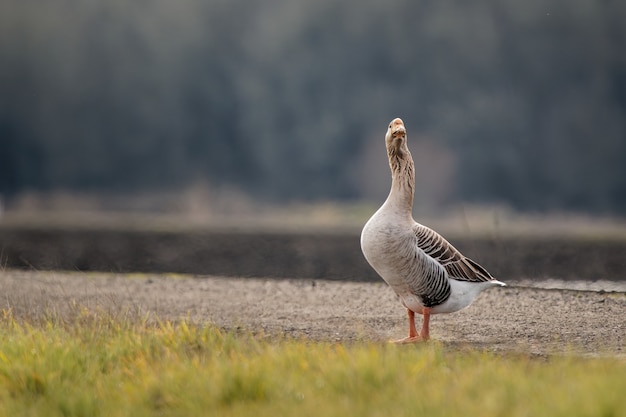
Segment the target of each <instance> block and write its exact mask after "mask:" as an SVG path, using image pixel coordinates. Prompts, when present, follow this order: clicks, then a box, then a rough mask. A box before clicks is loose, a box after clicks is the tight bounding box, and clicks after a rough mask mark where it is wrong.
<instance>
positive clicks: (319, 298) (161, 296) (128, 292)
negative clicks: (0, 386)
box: [0, 270, 626, 356]
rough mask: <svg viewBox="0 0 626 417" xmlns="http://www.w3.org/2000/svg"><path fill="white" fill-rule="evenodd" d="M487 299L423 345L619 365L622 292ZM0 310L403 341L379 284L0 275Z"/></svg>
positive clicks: (451, 317)
mask: <svg viewBox="0 0 626 417" xmlns="http://www.w3.org/2000/svg"><path fill="white" fill-rule="evenodd" d="M522 284H523V285H515V284H513V285H510V286H509V287H506V288H501V289H500V288H498V289H491V290H489V291H487V292H485V293H483V294H481V295H480V297H479V298H478V299H477V300H476V301H475V302H474V304H472V305H471V306H470V307H469V308H467V309H465V310H463V311H460V312H458V313H454V314H447V315H437V316H434V317H433V320H432V322H431V337H432V338H433V339H434V340H438V341H440V342H442V343H444V345H450V346H474V347H479V348H483V349H487V350H491V351H501V352H524V353H529V354H539V355H543V354H551V353H563V352H575V353H582V354H588V355H596V354H598V355H618V356H626V347H625V344H626V292H624V291H623V290H620V291H613V292H603V291H600V292H597V291H596V292H594V291H573V290H563V289H553V288H551V289H546V288H532V287H529V286H528V285H529V284H528V283H522ZM0 291H1V295H2V307H1V308H2V309H11V310H12V311H13V314H14V316H16V317H18V318H21V317H24V318H29V319H35V320H36V319H38V318H40V317H44V316H46V315H49V314H55V315H64V314H71V313H72V312H73V311H74V312H75V311H76V309H77V308H81V307H86V308H88V309H94V310H97V309H102V310H104V311H107V312H111V313H113V314H119V313H122V314H140V315H145V316H146V317H148V318H151V317H152V318H154V317H158V318H159V319H161V320H178V319H181V318H187V319H189V320H191V321H193V322H195V323H199V324H202V323H214V324H216V325H218V326H220V327H223V328H227V329H234V328H241V329H245V330H250V331H253V332H259V333H263V334H268V335H275V334H285V335H288V336H294V337H306V338H309V339H312V340H327V341H337V342H347V341H355V340H365V341H373V342H383V341H386V340H389V339H393V338H400V337H403V336H405V333H406V331H407V322H406V315H405V312H404V309H403V308H402V307H401V305H400V304H399V302H398V301H397V300H396V298H395V296H394V294H393V293H392V291H391V290H390V289H389V288H388V287H387V286H386V284H384V283H383V282H382V281H381V282H380V283H355V282H334V281H311V280H304V279H297V280H296V279H294V280H272V279H267V280H263V279H249V278H246V279H237V278H224V277H207V276H202V277H191V276H180V275H176V276H174V275H158V274H137V275H135V274H107V273H79V272H41V271H18V270H4V271H0Z"/></svg>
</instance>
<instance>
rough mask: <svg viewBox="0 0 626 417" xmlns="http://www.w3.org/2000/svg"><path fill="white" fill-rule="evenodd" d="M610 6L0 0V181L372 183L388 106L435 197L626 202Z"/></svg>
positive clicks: (625, 37)
mask: <svg viewBox="0 0 626 417" xmlns="http://www.w3.org/2000/svg"><path fill="white" fill-rule="evenodd" d="M624 22H626V2H623V1H617V0H527V1H518V0H476V1H472V2H467V1H463V0H437V1H432V0H421V1H416V0H388V1H384V2H382V1H379V0H359V1H355V0H348V1H333V0H315V1H313V0H265V1H262V2H254V1H246V0H176V1H170V0H107V1H104V0H3V1H2V2H0V193H1V194H5V195H8V196H11V195H15V194H16V193H19V192H20V191H23V190H57V189H65V190H78V191H80V190H88V191H94V190H95V191H99V190H101V191H107V192H132V191H134V190H140V189H141V190H146V189H147V190H150V189H162V188H166V189H175V188H177V187H181V186H184V185H185V184H189V183H191V182H193V181H197V180H207V181H209V182H210V183H213V184H219V185H222V186H233V187H237V188H240V189H243V190H245V191H246V192H248V193H250V194H252V195H255V196H257V197H263V198H268V199H272V200H277V201H281V200H285V199H289V200H308V199H360V198H374V197H376V198H380V197H381V196H382V198H384V195H385V194H386V192H387V190H388V188H387V187H388V181H389V179H388V176H389V174H388V172H387V167H386V165H385V164H386V155H385V152H384V145H383V134H384V131H385V129H386V125H387V123H388V121H389V120H391V119H392V118H393V117H397V116H399V117H402V118H403V119H404V120H405V123H406V124H407V127H408V129H409V140H410V142H411V143H410V146H411V149H414V157H415V158H416V161H417V162H418V164H419V168H418V174H419V178H418V185H420V186H423V187H425V188H428V189H429V190H430V191H429V192H427V193H426V194H425V196H426V197H427V198H432V199H434V200H436V203H437V204H445V203H448V202H453V201H459V200H462V201H480V202H504V203H507V204H510V205H512V206H514V207H516V208H519V209H525V210H552V209H572V210H582V211H589V212H607V213H617V214H626V161H625V157H626V25H625V24H624ZM373 166H376V167H382V168H376V169H373V168H371V167H373ZM418 198H420V197H419V196H418Z"/></svg>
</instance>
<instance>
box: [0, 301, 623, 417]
mask: <svg viewBox="0 0 626 417" xmlns="http://www.w3.org/2000/svg"><path fill="white" fill-rule="evenodd" d="M0 321H1V323H0V415H4V416H16V415H47V416H85V415H89V416H98V415H102V416H133V417H139V416H148V415H167V416H176V415H220V416H229V415H233V416H235V415H237V416H242V415H255V416H257V417H258V416H277V415H298V416H308V415H311V416H320V415H323V416H346V415H359V416H377V415H380V416H388V415H393V416H404V415H407V416H408V415H428V416H450V415H465V416H470V415H480V416H485V417H488V416H502V415H506V416H626V396H624V392H626V378H624V375H626V362H625V361H624V360H623V359H619V358H593V359H591V358H580V357H574V356H572V357H549V358H531V357H526V356H518V355H504V356H502V355H496V354H493V353H487V352H483V351H477V350H475V349H469V348H468V349H448V348H444V347H442V346H441V345H439V344H438V343H436V342H432V343H428V344H423V345H417V346H393V345H380V344H369V343H356V344H347V345H344V344H333V343H323V342H310V341H305V340H292V339H284V340H277V339H275V338H267V337H262V336H253V335H250V334H237V333H231V332H224V331H221V330H219V329H217V328H215V327H213V326H197V325H192V324H189V323H186V322H180V323H175V324H174V323H170V322H158V320H156V321H155V320H148V319H147V318H141V317H131V316H128V315H126V316H123V315H120V316H116V317H112V316H111V315H110V314H107V313H102V312H96V311H89V310H86V309H82V308H77V312H76V314H75V315H74V316H72V317H70V318H68V317H63V318H60V317H56V316H55V315H50V316H49V318H47V319H43V320H40V319H37V320H33V321H29V320H17V319H16V318H14V317H13V315H12V314H11V312H10V311H4V313H3V316H2V318H1V319H0Z"/></svg>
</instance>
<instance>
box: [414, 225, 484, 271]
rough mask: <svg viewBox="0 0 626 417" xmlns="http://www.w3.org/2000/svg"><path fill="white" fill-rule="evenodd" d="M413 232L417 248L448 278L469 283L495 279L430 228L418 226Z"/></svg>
mask: <svg viewBox="0 0 626 417" xmlns="http://www.w3.org/2000/svg"><path fill="white" fill-rule="evenodd" d="M413 230H414V232H415V236H416V237H417V246H418V247H419V248H420V249H421V250H423V251H424V253H426V254H427V255H428V256H430V257H431V258H433V259H434V260H435V261H437V262H439V263H440V264H441V265H442V266H443V267H444V268H445V270H446V272H447V273H448V276H449V277H450V278H452V279H455V280H458V281H469V282H485V281H493V280H494V279H495V278H494V277H492V276H491V274H489V272H487V270H486V269H485V268H483V267H482V266H480V265H479V264H478V263H476V262H474V261H473V260H471V259H470V258H467V257H465V256H463V254H462V253H461V252H459V251H458V250H457V249H456V248H455V247H454V246H452V245H451V244H450V242H448V241H447V240H446V239H444V238H443V236H441V235H440V234H439V233H437V232H435V231H434V230H432V229H431V228H429V227H426V226H423V225H419V224H418V225H416V226H415V227H414V228H413Z"/></svg>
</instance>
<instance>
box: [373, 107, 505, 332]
mask: <svg viewBox="0 0 626 417" xmlns="http://www.w3.org/2000/svg"><path fill="white" fill-rule="evenodd" d="M385 144H386V147H387V156H388V157H389V166H390V168H391V177H392V181H391V191H390V192H389V196H388V197H387V200H385V202H384V203H383V205H382V206H381V207H380V208H379V209H378V211H376V212H375V213H374V215H372V217H371V218H370V219H369V220H368V221H367V223H366V224H365V226H364V227H363V230H362V232H361V250H362V251H363V255H364V256H365V259H366V260H367V262H368V263H369V264H370V265H371V267H372V268H373V269H374V270H375V271H376V272H377V273H378V275H380V276H381V277H382V279H383V280H384V281H385V282H387V284H388V285H389V286H390V287H391V288H392V289H393V291H394V292H395V293H396V295H397V296H398V298H399V300H400V302H401V303H402V305H403V306H404V307H405V308H406V310H407V314H408V318H409V335H408V336H407V337H405V338H403V339H400V340H396V341H394V342H395V343H413V342H418V341H426V340H428V339H429V337H430V336H429V323H430V316H431V314H439V313H452V312H455V311H458V310H461V309H463V308H465V307H467V306H469V305H470V304H471V303H472V301H474V299H475V298H476V297H477V296H478V294H480V293H481V292H482V291H484V290H486V289H487V288H491V287H498V286H505V285H506V284H505V283H503V282H500V281H498V280H496V279H495V278H494V277H492V276H491V275H490V274H489V272H487V270H486V269H485V268H483V267H482V266H480V265H479V264H478V263H476V262H474V261H473V260H471V259H469V258H467V257H465V256H463V255H462V254H461V252H459V251H458V250H457V249H456V248H455V247H454V246H452V245H451V244H450V243H449V242H448V241H447V240H446V239H444V238H443V237H442V236H441V235H440V234H439V233H437V232H435V231H434V230H433V229H431V228H429V227H427V226H424V225H422V224H419V223H417V222H416V221H415V220H414V219H413V214H412V209H413V198H414V194H415V166H414V163H413V158H412V156H411V152H409V148H408V146H407V132H406V128H405V127H404V123H403V122H402V120H401V119H399V118H396V119H393V120H392V121H391V123H390V124H389V127H388V129H387V133H386V134H385ZM415 313H418V314H421V315H422V316H423V321H422V328H421V331H420V332H419V333H418V332H417V329H416V327H415Z"/></svg>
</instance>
